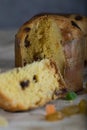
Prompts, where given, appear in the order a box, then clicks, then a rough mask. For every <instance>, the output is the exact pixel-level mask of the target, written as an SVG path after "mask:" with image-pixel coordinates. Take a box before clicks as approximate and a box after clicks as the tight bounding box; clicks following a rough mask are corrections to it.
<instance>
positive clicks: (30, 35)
mask: <svg viewBox="0 0 87 130" xmlns="http://www.w3.org/2000/svg"><path fill="white" fill-rule="evenodd" d="M26 26H27V27H26ZM29 26H30V27H29ZM16 42H20V43H16V52H15V55H16V56H15V57H16V58H15V59H16V66H24V65H25V64H27V63H31V62H33V61H37V60H41V59H44V58H49V59H52V60H54V61H55V63H56V65H57V67H59V68H60V71H61V73H62V74H63V70H64V64H65V57H64V52H63V48H62V45H61V42H62V36H61V33H60V30H59V28H58V26H57V24H56V22H55V20H54V19H52V18H49V17H47V16H44V17H42V18H39V20H37V19H36V20H34V21H33V23H32V22H31V24H29V25H28V24H27V23H26V24H25V25H24V26H23V28H20V30H19V33H18V35H16ZM19 46H20V47H19ZM54 50H55V51H54ZM17 52H20V54H18V53H17Z"/></svg>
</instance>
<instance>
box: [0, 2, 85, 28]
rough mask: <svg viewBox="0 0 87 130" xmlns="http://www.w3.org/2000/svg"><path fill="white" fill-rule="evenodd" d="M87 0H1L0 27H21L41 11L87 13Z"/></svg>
mask: <svg viewBox="0 0 87 130" xmlns="http://www.w3.org/2000/svg"><path fill="white" fill-rule="evenodd" d="M86 4H87V0H0V29H4V28H5V29H7V28H8V29H9V28H19V27H20V26H21V25H22V24H23V23H24V22H25V21H27V20H28V19H30V18H31V17H32V16H33V15H35V14H38V13H41V12H52V13H78V14H82V15H87V11H86Z"/></svg>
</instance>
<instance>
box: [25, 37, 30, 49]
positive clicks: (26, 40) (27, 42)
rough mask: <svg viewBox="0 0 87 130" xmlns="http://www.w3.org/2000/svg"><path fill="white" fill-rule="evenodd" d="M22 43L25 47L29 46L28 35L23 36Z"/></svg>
mask: <svg viewBox="0 0 87 130" xmlns="http://www.w3.org/2000/svg"><path fill="white" fill-rule="evenodd" d="M24 43H25V47H26V48H27V47H29V46H30V41H29V40H28V35H27V36H26V37H25V41H24Z"/></svg>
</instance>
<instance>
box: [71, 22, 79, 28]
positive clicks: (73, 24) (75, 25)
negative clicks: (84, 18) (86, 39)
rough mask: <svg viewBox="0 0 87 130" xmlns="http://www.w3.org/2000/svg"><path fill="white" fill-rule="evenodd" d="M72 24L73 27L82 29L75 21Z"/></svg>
mask: <svg viewBox="0 0 87 130" xmlns="http://www.w3.org/2000/svg"><path fill="white" fill-rule="evenodd" d="M71 24H72V26H74V27H77V28H78V29H80V27H79V26H78V25H77V24H76V23H75V22H74V21H71ZM80 30H81V29H80Z"/></svg>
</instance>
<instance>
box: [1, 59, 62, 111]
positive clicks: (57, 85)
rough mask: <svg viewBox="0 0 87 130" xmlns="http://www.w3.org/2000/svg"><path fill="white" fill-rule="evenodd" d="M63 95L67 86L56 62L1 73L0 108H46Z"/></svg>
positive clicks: (11, 109) (15, 109)
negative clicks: (44, 106)
mask: <svg viewBox="0 0 87 130" xmlns="http://www.w3.org/2000/svg"><path fill="white" fill-rule="evenodd" d="M60 91H61V92H60ZM58 92H59V93H58ZM62 92H64V83H63V82H62V79H61V77H60V74H59V72H58V70H57V68H56V65H55V63H54V62H52V61H50V60H48V59H44V60H41V61H36V62H33V63H32V64H30V65H26V66H25V67H23V68H21V67H19V68H16V69H13V70H10V71H8V72H3V73H1V74H0V108H3V109H5V110H7V111H25V110H29V109H32V108H36V107H39V106H43V105H44V104H46V103H47V102H49V101H51V100H53V99H57V98H59V97H61V96H63V94H64V93H62Z"/></svg>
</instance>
